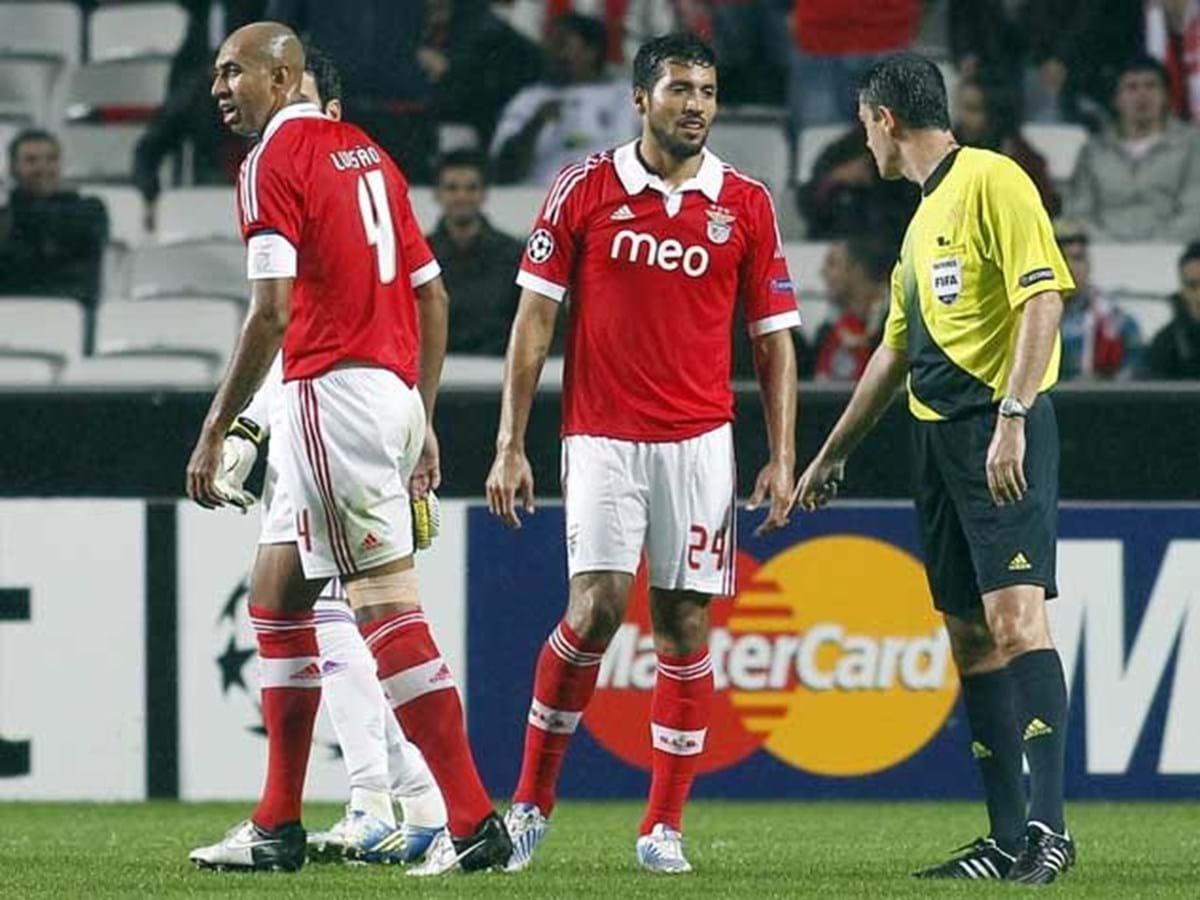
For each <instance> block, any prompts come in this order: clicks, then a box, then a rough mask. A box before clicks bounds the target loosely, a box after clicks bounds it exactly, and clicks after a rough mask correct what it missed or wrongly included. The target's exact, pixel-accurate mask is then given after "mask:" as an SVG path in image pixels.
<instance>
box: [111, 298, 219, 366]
mask: <svg viewBox="0 0 1200 900" xmlns="http://www.w3.org/2000/svg"><path fill="white" fill-rule="evenodd" d="M241 323H242V311H241V306H240V305H239V304H237V303H235V302H233V301H228V300H212V299H202V300H193V299H184V300H162V301H157V302H154V303H143V302H138V301H134V300H114V301H111V302H109V303H104V304H101V305H100V307H99V309H98V310H97V311H96V341H95V344H96V353H97V354H98V355H107V356H111V355H115V354H122V355H126V356H132V355H143V354H147V353H176V354H194V355H196V356H197V357H203V358H205V359H206V360H207V361H208V362H209V363H211V364H214V365H215V364H220V363H222V362H223V361H224V359H225V357H226V356H228V355H229V352H230V351H231V350H232V349H233V344H234V341H235V339H236V338H237V333H238V329H239V328H240V326H241Z"/></svg>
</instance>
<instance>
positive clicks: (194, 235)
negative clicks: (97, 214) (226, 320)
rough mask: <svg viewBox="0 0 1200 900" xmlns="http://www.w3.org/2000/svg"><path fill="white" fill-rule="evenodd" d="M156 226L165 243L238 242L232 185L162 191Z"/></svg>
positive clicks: (161, 239)
mask: <svg viewBox="0 0 1200 900" xmlns="http://www.w3.org/2000/svg"><path fill="white" fill-rule="evenodd" d="M423 224H424V223H423V222H422V225H423ZM156 226H157V230H158V238H159V240H160V241H164V242H173V241H181V240H194V239H198V238H213V237H217V238H223V239H225V240H230V241H236V240H240V239H241V236H240V235H239V234H238V223H237V209H236V204H235V202H234V188H233V185H230V186H229V187H211V188H210V187H195V188H173V189H170V190H166V191H163V193H162V195H161V196H159V198H158V220H157V223H156Z"/></svg>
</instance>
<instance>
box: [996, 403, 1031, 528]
mask: <svg viewBox="0 0 1200 900" xmlns="http://www.w3.org/2000/svg"><path fill="white" fill-rule="evenodd" d="M987 483H988V491H989V492H990V493H991V495H992V502H993V503H995V504H996V505H997V506H1008V505H1009V504H1012V503H1020V502H1021V498H1022V497H1024V496H1025V491H1026V490H1027V488H1028V486H1027V485H1026V483H1025V420H1024V419H1023V418H1019V417H1017V416H1012V417H1006V416H998V417H997V419H996V430H995V431H994V432H993V433H992V443H991V445H990V446H989V447H988V453H987Z"/></svg>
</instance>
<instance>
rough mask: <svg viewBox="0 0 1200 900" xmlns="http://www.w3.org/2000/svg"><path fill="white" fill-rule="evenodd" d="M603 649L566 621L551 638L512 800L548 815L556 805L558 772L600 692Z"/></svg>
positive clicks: (540, 661) (537, 674) (540, 667)
mask: <svg viewBox="0 0 1200 900" xmlns="http://www.w3.org/2000/svg"><path fill="white" fill-rule="evenodd" d="M604 647H605V645H604V644H602V643H588V642H586V641H584V640H583V639H582V638H580V637H579V635H577V634H576V633H575V632H574V631H572V630H571V627H570V626H569V625H568V624H567V623H566V622H560V623H559V625H558V627H557V628H555V629H554V631H552V632H551V633H550V637H549V638H547V640H546V643H545V645H544V646H543V647H542V652H541V655H539V656H538V662H537V669H536V671H535V674H534V679H533V703H532V704H531V705H530V709H529V720H528V723H529V724H527V725H526V726H525V753H524V756H523V757H522V760H521V777H520V779H519V780H518V781H517V789H516V792H515V793H514V794H513V802H514V803H532V804H533V805H535V806H536V807H537V808H538V809H540V810H541V811H542V814H543V815H546V816H549V815H550V811H551V810H552V809H554V792H555V787H556V785H557V784H558V773H559V772H560V771H561V770H562V764H563V759H564V758H565V756H566V753H567V745H568V744H569V743H570V742H571V735H573V734H574V733H575V729H576V728H578V727H579V720H580V719H581V718H583V710H584V709H585V708H586V707H587V704H588V701H589V700H591V699H592V693H593V692H594V691H595V690H596V676H597V675H599V673H600V660H601V658H602V657H603V656H604Z"/></svg>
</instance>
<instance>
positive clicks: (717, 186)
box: [613, 140, 725, 203]
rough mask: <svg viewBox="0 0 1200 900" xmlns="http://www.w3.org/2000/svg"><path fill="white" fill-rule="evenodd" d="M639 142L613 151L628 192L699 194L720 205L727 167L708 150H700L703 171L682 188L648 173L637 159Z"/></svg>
mask: <svg viewBox="0 0 1200 900" xmlns="http://www.w3.org/2000/svg"><path fill="white" fill-rule="evenodd" d="M637 143H638V142H637V141H636V140H634V141H630V142H629V143H628V144H622V145H621V146H620V147H618V148H617V149H616V150H615V151H613V166H614V167H615V168H616V170H617V177H618V178H620V179H621V185H622V186H623V187H624V188H625V192H626V193H628V194H640V193H641V192H642V191H644V190H645V189H646V188H648V187H652V188H654V189H655V190H656V191H658V192H660V193H662V194H665V195H667V196H670V195H671V194H678V193H683V192H684V191H700V192H701V193H702V194H704V196H705V197H707V198H708V199H709V200H711V201H712V202H713V203H716V202H717V198H718V197H720V196H721V185H722V184H723V183H724V181H725V164H724V163H722V162H721V158H720V157H719V156H717V154H715V153H713V152H712V151H711V150H709V149H708V148H707V147H706V148H704V149H703V150H701V151H700V152H701V154H703V157H702V159H701V161H700V170H699V171H698V172H697V173H696V174H695V175H693V176H692V177H691V178H689V179H688V180H687V181H685V182H684V183H683V184H681V185H679V187H677V188H673V187H671V186H670V185H669V184H667V183H666V182H665V181H663V180H662V179H661V178H659V177H658V176H657V175H655V174H654V173H653V172H648V171H646V167H645V166H643V165H642V161H641V160H640V159H638V153H637Z"/></svg>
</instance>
